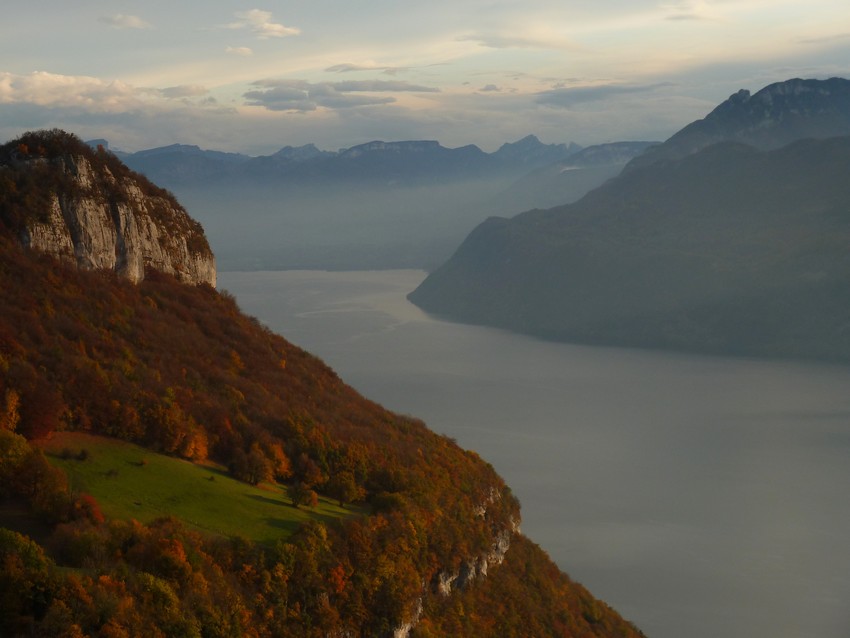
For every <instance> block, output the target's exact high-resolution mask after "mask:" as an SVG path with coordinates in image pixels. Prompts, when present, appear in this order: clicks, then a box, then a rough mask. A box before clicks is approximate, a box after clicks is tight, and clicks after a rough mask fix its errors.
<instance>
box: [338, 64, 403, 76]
mask: <svg viewBox="0 0 850 638" xmlns="http://www.w3.org/2000/svg"><path fill="white" fill-rule="evenodd" d="M409 70H410V68H409V67H404V66H384V65H380V64H349V63H346V64H334V65H333V66H329V67H328V68H326V69H325V71H326V72H328V73H351V72H352V71H381V72H382V73H386V74H387V75H396V74H397V73H403V72H405V71H409Z"/></svg>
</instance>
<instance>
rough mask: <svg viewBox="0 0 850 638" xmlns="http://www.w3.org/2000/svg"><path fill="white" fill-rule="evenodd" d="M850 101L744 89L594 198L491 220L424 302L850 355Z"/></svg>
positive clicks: (668, 342) (839, 88)
mask: <svg viewBox="0 0 850 638" xmlns="http://www.w3.org/2000/svg"><path fill="white" fill-rule="evenodd" d="M848 96H850V82H848V81H847V80H842V79H837V78H835V79H831V80H826V81H816V80H789V81H788V82H782V83H778V84H774V85H771V86H769V87H766V88H765V89H763V90H762V91H759V92H758V93H756V94H755V95H753V96H749V94H748V93H746V92H739V93H737V94H735V95H733V96H732V97H730V98H729V100H727V101H726V102H724V103H723V104H721V105H720V106H718V107H717V108H716V109H715V110H714V111H712V112H711V113H710V114H709V115H708V116H706V118H704V119H703V120H700V121H698V122H694V123H692V124H690V125H688V126H687V127H685V128H684V129H682V131H680V132H678V133H676V134H675V135H674V136H672V137H671V138H670V139H669V140H667V141H666V142H664V143H663V144H661V145H658V146H656V147H654V148H652V149H650V150H648V151H647V152H646V153H644V154H643V155H640V156H638V157H637V158H636V159H634V160H632V161H631V163H630V164H629V165H628V166H627V167H626V169H625V170H624V171H623V173H622V174H621V175H620V176H618V177H615V178H613V179H611V180H610V181H608V182H607V183H605V184H604V185H602V186H600V187H599V188H597V189H596V190H594V191H592V192H590V193H588V194H587V195H586V196H584V197H583V198H582V199H581V200H579V201H578V202H575V203H573V204H570V205H565V206H560V207H556V208H552V209H549V210H533V211H529V212H526V213H523V214H521V215H518V216H516V217H514V218H511V219H505V218H498V217H493V218H490V219H488V220H487V221H485V222H484V223H482V224H481V225H480V226H478V227H477V228H476V229H475V230H474V231H473V232H472V233H471V234H470V235H469V236H468V237H467V239H466V240H465V241H464V243H463V244H462V246H461V247H460V248H459V249H458V251H457V252H456V253H455V254H454V256H453V257H452V258H451V259H450V260H448V261H447V262H446V263H445V264H444V265H443V266H441V267H440V268H439V269H437V270H436V271H435V272H433V273H432V274H431V275H430V276H429V277H428V278H427V279H426V280H425V281H424V282H423V283H422V285H421V286H420V287H419V288H418V289H417V290H416V291H414V292H413V293H412V294H411V295H410V299H411V300H412V301H413V302H414V303H416V304H417V305H419V306H421V307H422V308H423V309H425V310H427V311H429V312H434V313H437V314H440V315H443V316H446V317H449V318H453V319H457V320H461V321H467V322H473V323H482V324H488V325H494V326H499V327H503V328H509V329H512V330H518V331H521V332H527V333H531V334H535V335H540V336H543V337H546V338H551V339H557V340H564V341H574V342H583V343H595V344H609V345H622V346H640V347H653V348H675V349H682V350H690V351H701V352H712V353H736V354H748V355H764V356H786V357H787V356H791V357H814V358H820V359H832V360H840V361H850V295H848V290H850V251H848V250H847V246H848V245H850V181H848V180H847V174H848V169H850V137H847V135H848V134H850V98H848Z"/></svg>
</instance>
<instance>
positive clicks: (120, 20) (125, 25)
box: [99, 13, 151, 29]
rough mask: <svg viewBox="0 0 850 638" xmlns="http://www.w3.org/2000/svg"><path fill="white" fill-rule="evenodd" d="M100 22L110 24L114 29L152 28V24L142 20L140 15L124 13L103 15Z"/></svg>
mask: <svg viewBox="0 0 850 638" xmlns="http://www.w3.org/2000/svg"><path fill="white" fill-rule="evenodd" d="M99 20H100V22H103V23H104V24H108V25H109V26H110V27H112V28H114V29H150V28H151V25H150V24H149V23H148V22H146V21H144V20H142V19H141V18H140V17H139V16H130V15H125V14H123V13H116V14H115V15H111V16H102V17H101V18H99Z"/></svg>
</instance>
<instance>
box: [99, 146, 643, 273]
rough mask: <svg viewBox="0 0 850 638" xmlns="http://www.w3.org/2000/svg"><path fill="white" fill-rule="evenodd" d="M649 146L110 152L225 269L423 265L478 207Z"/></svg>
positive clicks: (593, 170) (557, 196) (447, 247)
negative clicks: (185, 221) (191, 222)
mask: <svg viewBox="0 0 850 638" xmlns="http://www.w3.org/2000/svg"><path fill="white" fill-rule="evenodd" d="M90 143H91V144H92V145H95V146H96V145H98V144H100V145H103V146H107V143H106V142H105V141H104V140H93V141H92V142H90ZM648 145H649V144H648V143H644V142H640V143H622V144H607V145H602V146H598V147H587V148H582V147H580V146H578V145H577V144H574V143H569V144H544V143H542V142H541V141H540V140H539V139H538V138H537V137H535V136H533V135H529V136H526V137H524V138H523V139H521V140H518V141H516V142H513V143H506V144H503V145H502V146H501V147H500V148H499V149H498V150H496V151H494V152H492V153H486V152H484V151H482V150H481V149H480V148H478V147H477V146H473V145H469V146H463V147H460V148H446V147H444V146H442V145H441V144H439V143H438V142H436V141H421V140H414V141H395V142H383V141H373V142H368V143H366V144H360V145H358V146H353V147H351V148H346V149H341V150H339V151H325V150H320V149H319V148H317V147H316V146H315V145H314V144H307V145H304V146H299V147H293V146H285V147H283V148H281V149H280V150H279V151H277V152H276V153H273V154H271V155H265V156H260V157H251V156H248V155H242V154H238V153H224V152H221V151H213V150H203V149H201V148H199V147H197V146H190V145H185V144H173V145H171V146H165V147H161V148H155V149H149V150H144V151H139V152H136V153H121V152H116V155H118V156H119V157H120V158H121V159H122V161H124V162H125V163H126V164H127V165H128V166H129V167H130V168H132V169H133V170H136V171H138V172H140V173H143V174H144V175H145V176H147V177H148V178H149V179H151V180H153V181H154V182H156V183H158V184H162V185H164V186H166V187H167V188H169V189H170V190H172V191H173V192H174V193H175V194H176V195H177V197H178V199H179V200H180V201H181V202H182V203H183V204H184V205H185V206H186V208H187V209H188V210H189V211H190V212H191V213H192V214H193V215H194V216H195V217H197V218H198V219H199V220H200V221H201V222H202V223H203V225H204V228H205V229H206V231H207V236H208V237H209V239H210V243H211V244H212V246H213V248H214V250H215V252H216V255H217V259H218V264H219V267H220V268H221V269H223V270H244V269H290V268H326V269H343V270H356V269H374V268H425V269H432V268H434V267H436V266H437V265H438V264H439V263H441V262H442V261H444V260H445V259H447V258H448V257H449V256H450V255H451V252H452V251H453V250H454V249H455V248H456V247H457V245H458V244H459V243H460V242H461V241H462V239H463V237H464V236H465V235H466V234H467V233H468V232H469V231H470V230H471V229H472V228H474V227H475V225H476V224H478V223H480V222H481V221H483V220H484V219H486V218H487V216H489V215H492V214H514V213H516V212H519V211H522V210H526V209H528V208H534V207H541V206H550V205H552V204H553V203H559V204H560V203H565V202H569V201H574V200H575V199H578V198H579V197H580V196H581V195H583V194H584V193H586V192H587V191H588V190H590V189H591V188H594V187H595V186H598V185H599V184H601V183H602V182H603V181H605V180H606V179H608V178H609V177H611V176H612V175H615V174H617V173H618V172H619V171H620V170H621V169H622V167H623V166H624V165H625V163H626V162H627V161H628V160H629V159H631V158H632V157H634V156H635V155H636V154H638V153H640V152H642V151H643V150H645V148H646V147H647V146H648Z"/></svg>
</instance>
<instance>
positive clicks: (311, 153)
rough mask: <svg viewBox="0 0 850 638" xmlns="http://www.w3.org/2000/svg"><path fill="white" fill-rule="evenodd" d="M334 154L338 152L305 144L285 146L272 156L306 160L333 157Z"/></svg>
mask: <svg viewBox="0 0 850 638" xmlns="http://www.w3.org/2000/svg"><path fill="white" fill-rule="evenodd" d="M333 155H336V153H333V152H331V151H323V150H321V149H319V148H317V147H316V145H315V144H304V145H302V146H284V147H283V148H282V149H280V150H279V151H278V152H277V153H274V154H272V156H271V157H274V158H277V159H287V160H294V161H299V162H304V161H307V160H311V159H315V158H317V157H331V156H333Z"/></svg>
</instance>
